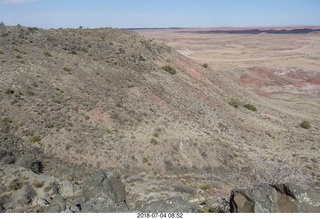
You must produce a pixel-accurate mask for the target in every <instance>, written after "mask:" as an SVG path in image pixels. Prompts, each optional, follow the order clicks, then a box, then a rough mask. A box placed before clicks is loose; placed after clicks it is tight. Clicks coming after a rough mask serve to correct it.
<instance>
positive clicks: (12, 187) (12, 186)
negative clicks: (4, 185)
mask: <svg viewBox="0 0 320 219" xmlns="http://www.w3.org/2000/svg"><path fill="white" fill-rule="evenodd" d="M21 187H22V185H21V183H20V182H19V181H18V180H17V179H15V180H13V181H12V182H11V183H10V184H9V190H10V191H15V190H18V189H21Z"/></svg>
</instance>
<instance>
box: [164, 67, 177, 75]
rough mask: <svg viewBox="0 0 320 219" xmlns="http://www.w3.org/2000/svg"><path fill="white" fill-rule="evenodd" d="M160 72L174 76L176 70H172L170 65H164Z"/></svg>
mask: <svg viewBox="0 0 320 219" xmlns="http://www.w3.org/2000/svg"><path fill="white" fill-rule="evenodd" d="M161 69H162V70H165V71H166V72H168V73H169V74H172V75H175V74H176V73H177V71H176V69H174V68H173V67H172V66H170V65H165V66H163V67H162V68H161Z"/></svg>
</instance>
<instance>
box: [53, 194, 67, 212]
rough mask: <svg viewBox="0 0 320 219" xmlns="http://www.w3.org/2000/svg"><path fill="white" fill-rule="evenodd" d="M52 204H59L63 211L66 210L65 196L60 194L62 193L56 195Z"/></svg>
mask: <svg viewBox="0 0 320 219" xmlns="http://www.w3.org/2000/svg"><path fill="white" fill-rule="evenodd" d="M50 205H59V206H60V209H61V211H64V210H66V202H65V200H64V198H63V197H62V195H60V194H58V195H56V196H55V197H54V198H53V199H52V201H51V204H50Z"/></svg>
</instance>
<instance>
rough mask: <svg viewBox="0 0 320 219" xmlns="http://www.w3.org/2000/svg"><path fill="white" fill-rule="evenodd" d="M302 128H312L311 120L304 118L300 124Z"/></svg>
mask: <svg viewBox="0 0 320 219" xmlns="http://www.w3.org/2000/svg"><path fill="white" fill-rule="evenodd" d="M299 127H300V128H304V129H310V128H311V124H310V122H309V121H307V120H303V121H302V122H301V123H300V124H299Z"/></svg>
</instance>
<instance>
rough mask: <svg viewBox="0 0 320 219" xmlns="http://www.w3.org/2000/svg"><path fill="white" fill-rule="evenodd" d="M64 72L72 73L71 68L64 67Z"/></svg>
mask: <svg viewBox="0 0 320 219" xmlns="http://www.w3.org/2000/svg"><path fill="white" fill-rule="evenodd" d="M63 70H65V71H66V72H70V71H71V68H69V67H63Z"/></svg>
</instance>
